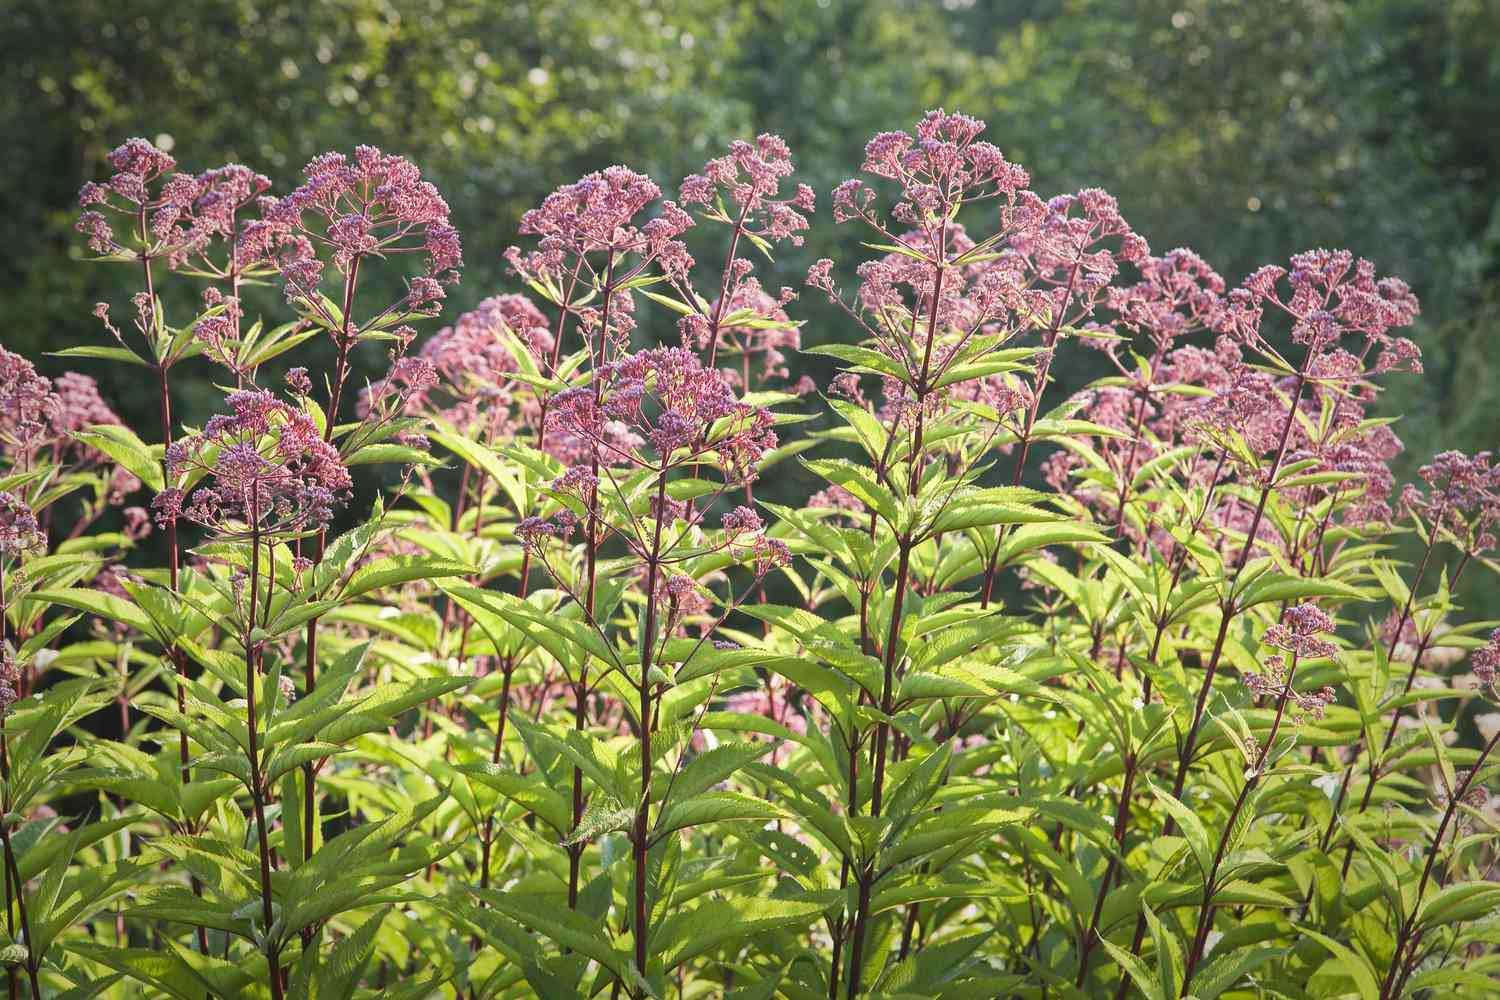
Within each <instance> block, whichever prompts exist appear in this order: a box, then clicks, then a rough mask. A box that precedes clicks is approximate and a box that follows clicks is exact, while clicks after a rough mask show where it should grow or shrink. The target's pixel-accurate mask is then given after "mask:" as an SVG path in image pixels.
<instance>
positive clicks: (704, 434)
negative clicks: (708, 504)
mask: <svg viewBox="0 0 1500 1000" xmlns="http://www.w3.org/2000/svg"><path fill="white" fill-rule="evenodd" d="M596 381H597V385H596V386H582V387H579V388H575V389H567V390H564V391H563V392H560V393H558V394H557V395H556V396H554V397H553V398H552V406H553V413H555V415H556V416H555V419H556V420H557V423H558V425H559V427H560V428H561V429H562V430H564V431H565V432H568V433H570V434H572V435H573V436H575V437H576V438H578V439H581V440H583V441H588V442H591V443H593V445H594V446H595V447H596V448H597V449H598V455H599V460H600V461H601V462H603V463H605V464H625V465H629V466H635V467H639V468H651V469H656V470H659V471H660V470H665V469H668V468H672V467H674V466H679V465H684V464H688V463H691V462H695V461H700V460H701V459H702V458H703V457H704V456H705V455H706V454H707V453H710V452H711V453H713V454H714V455H715V456H716V457H717V460H716V463H715V464H716V465H717V466H718V468H719V469H720V471H721V472H722V473H723V474H724V476H725V478H726V479H727V480H729V481H733V482H748V481H749V480H751V479H753V478H754V477H755V466H756V463H757V462H759V460H760V458H761V457H762V456H763V455H764V454H765V453H766V452H767V451H769V450H770V449H772V448H774V447H775V446H776V433H775V431H774V430H772V423H773V421H772V417H771V414H770V412H769V411H767V410H765V409H762V408H760V407H755V406H749V405H747V404H744V403H741V402H739V400H738V399H736V397H735V394H734V390H733V389H732V388H731V387H730V385H729V382H728V381H727V380H726V379H725V378H724V376H723V375H722V374H721V373H719V372H716V371H713V370H712V369H709V368H705V367H704V366H703V362H702V361H701V360H700V359H699V357H698V355H696V354H694V353H693V352H691V351H688V350H686V349H684V348H680V347H660V348H653V349H650V350H645V351H641V352H639V353H638V354H632V355H628V356H626V357H624V358H622V359H620V360H619V361H615V362H611V363H610V364H608V365H606V366H605V367H604V368H602V369H600V370H599V372H598V373H597V375H596ZM612 424H619V425H621V427H622V428H624V429H625V431H626V433H627V434H629V435H631V436H633V437H635V438H636V439H637V440H639V441H640V442H641V443H642V444H649V445H650V449H651V452H652V453H654V454H647V453H645V452H643V451H642V450H641V448H640V447H639V446H637V447H633V448H630V449H629V450H625V449H624V448H622V447H621V445H620V439H621V437H622V435H621V433H620V428H611V427H610V425H612Z"/></svg>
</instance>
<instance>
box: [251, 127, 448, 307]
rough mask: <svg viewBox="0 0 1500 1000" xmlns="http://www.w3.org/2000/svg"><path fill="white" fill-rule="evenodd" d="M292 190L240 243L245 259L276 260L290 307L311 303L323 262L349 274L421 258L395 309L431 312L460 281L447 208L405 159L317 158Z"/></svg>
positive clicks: (267, 208)
mask: <svg viewBox="0 0 1500 1000" xmlns="http://www.w3.org/2000/svg"><path fill="white" fill-rule="evenodd" d="M303 176H304V178H305V179H304V181H303V183H302V184H301V186H299V187H298V188H297V189H296V190H295V191H293V192H292V193H291V194H288V195H286V196H285V197H283V198H280V199H277V200H267V201H265V202H263V203H262V205H263V210H262V218H261V219H259V220H257V221H256V222H253V223H251V224H249V225H247V226H246V227H245V228H244V231H243V233H242V236H241V239H240V246H241V248H242V252H243V253H244V254H245V255H246V256H247V257H249V258H251V259H256V258H260V257H272V258H274V260H275V262H276V265H277V267H278V269H279V270H280V272H281V275H282V277H283V279H284V280H285V282H286V293H287V299H288V301H297V300H299V299H300V300H307V301H309V302H312V301H315V300H316V299H317V297H318V287H319V285H320V284H321V283H322V280H323V271H324V267H325V260H324V258H325V257H326V258H327V260H328V261H329V262H331V263H332V264H333V266H334V267H335V268H336V269H337V270H338V271H339V272H341V273H343V274H345V275H348V274H349V273H350V272H351V271H352V269H354V268H355V267H356V266H357V262H359V261H361V260H363V259H365V258H367V257H371V256H376V255H379V256H390V255H396V254H412V253H416V254H421V255H422V256H423V267H422V274H421V275H420V276H419V277H415V278H412V279H411V280H410V282H409V285H408V294H407V296H406V298H405V300H404V301H403V302H402V303H400V305H401V306H402V307H403V308H404V309H405V310H407V311H409V312H435V311H436V309H437V308H438V304H439V302H440V301H441V300H442V299H443V297H444V295H445V292H444V286H445V285H449V284H452V283H453V282H455V281H457V280H458V272H459V270H460V269H461V268H462V267H463V245H462V241H461V240H460V238H459V234H458V230H457V229H455V228H454V227H453V226H452V225H451V224H450V223H449V221H448V203H447V202H446V201H444V200H443V197H442V195H440V194H439V193H438V190H437V188H436V187H434V186H433V185H432V184H431V183H430V182H428V181H424V180H423V179H422V174H421V171H420V170H418V169H417V167H416V165H415V164H413V163H412V162H411V161H410V160H407V159H405V158H403V157H400V156H394V155H391V154H387V153H383V152H381V151H380V150H379V149H376V148H375V147H374V146H359V147H357V148H356V149H355V151H354V158H353V159H352V160H351V159H350V158H349V157H347V156H345V155H344V154H342V153H336V152H328V153H323V154H321V155H319V156H317V157H315V158H313V160H312V161H311V162H310V163H308V165H307V166H306V167H305V168H304V169H303Z"/></svg>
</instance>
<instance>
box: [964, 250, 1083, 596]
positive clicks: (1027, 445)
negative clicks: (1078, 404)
mask: <svg viewBox="0 0 1500 1000" xmlns="http://www.w3.org/2000/svg"><path fill="white" fill-rule="evenodd" d="M1078 268H1079V265H1078V264H1077V263H1075V264H1074V265H1073V269H1072V271H1070V272H1069V274H1068V288H1067V291H1066V292H1065V293H1064V294H1063V301H1062V304H1061V305H1059V306H1058V308H1057V315H1056V316H1054V317H1053V318H1052V323H1051V325H1050V326H1049V327H1048V328H1047V333H1046V336H1044V337H1043V338H1042V349H1043V350H1044V351H1045V352H1046V356H1045V360H1044V361H1043V362H1042V366H1041V370H1040V371H1038V372H1037V378H1036V391H1035V392H1034V393H1032V396H1031V405H1030V406H1029V407H1027V408H1026V420H1025V421H1024V423H1023V424H1022V426H1021V436H1020V440H1019V441H1017V442H1016V443H1017V448H1016V462H1015V465H1014V466H1013V467H1012V469H1011V473H1010V484H1011V485H1012V486H1020V485H1021V478H1022V477H1023V476H1024V475H1025V474H1026V457H1027V455H1029V454H1030V453H1031V431H1032V429H1033V428H1034V427H1035V426H1036V418H1037V414H1038V413H1040V412H1041V407H1042V393H1043V392H1044V391H1045V390H1046V388H1047V378H1048V375H1049V373H1050V372H1051V371H1052V354H1053V351H1052V348H1053V347H1054V346H1055V345H1056V344H1057V337H1058V335H1059V334H1060V333H1061V332H1062V323H1063V317H1064V316H1065V315H1066V314H1067V311H1068V306H1069V305H1071V304H1072V302H1073V286H1074V285H1075V284H1077V282H1078ZM1005 534H1006V529H1005V528H1003V527H1002V528H1001V529H1000V532H999V535H1000V537H999V538H998V539H997V540H996V542H995V550H994V551H993V552H991V553H990V558H989V561H988V562H987V563H986V564H985V567H984V587H983V588H982V589H981V591H980V598H979V606H980V607H981V608H988V607H989V606H990V597H991V595H992V593H993V592H994V588H995V570H996V568H997V566H996V563H997V561H998V560H999V558H1000V548H1001V544H1002V543H1003V542H1004V541H1005Z"/></svg>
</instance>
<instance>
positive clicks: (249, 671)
mask: <svg viewBox="0 0 1500 1000" xmlns="http://www.w3.org/2000/svg"><path fill="white" fill-rule="evenodd" d="M250 518H251V521H252V522H253V524H254V527H252V528H251V530H250V618H249V624H247V625H246V628H245V638H244V646H245V728H246V731H247V734H248V736H249V743H250V802H251V805H252V806H253V807H254V809H255V833H256V837H257V839H258V841H259V847H260V909H261V919H262V920H263V921H264V923H265V928H266V935H267V938H266V964H267V967H268V968H269V970H270V986H271V996H272V997H274V998H275V1000H281V997H282V986H281V967H280V949H279V948H278V947H277V946H276V943H275V940H274V939H273V938H271V937H270V934H271V929H272V926H273V925H274V924H275V922H276V913H275V909H274V908H273V906H272V905H271V846H270V840H269V837H268V836H267V832H266V808H265V787H264V785H263V783H262V781H261V772H260V745H259V740H260V736H259V734H258V733H257V732H256V728H257V722H256V710H255V689H256V686H257V685H258V684H259V682H260V678H259V676H258V671H257V670H256V666H257V664H256V661H257V660H258V659H259V650H258V649H257V647H256V645H255V643H254V642H253V641H252V640H251V638H250V636H251V633H252V632H254V630H255V612H256V604H257V600H258V597H259V593H260V527H259V525H260V511H259V504H258V503H257V502H256V499H255V498H254V497H252V499H251V511H250Z"/></svg>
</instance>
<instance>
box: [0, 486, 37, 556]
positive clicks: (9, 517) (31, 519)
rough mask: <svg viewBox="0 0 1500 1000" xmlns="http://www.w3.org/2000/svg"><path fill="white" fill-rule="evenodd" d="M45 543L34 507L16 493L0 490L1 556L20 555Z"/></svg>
mask: <svg viewBox="0 0 1500 1000" xmlns="http://www.w3.org/2000/svg"><path fill="white" fill-rule="evenodd" d="M45 544H46V539H45V538H44V537H43V536H42V533H41V529H40V527H39V526H38V525H37V520H36V514H35V513H34V512H33V511H32V509H31V508H30V507H29V506H27V504H26V502H25V501H24V500H22V499H21V498H20V497H18V496H16V495H15V494H14V493H11V492H9V491H8V490H0V556H9V557H14V556H18V555H20V554H21V553H23V552H31V551H33V550H35V549H39V548H42V547H43V546H44V545H45Z"/></svg>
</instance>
